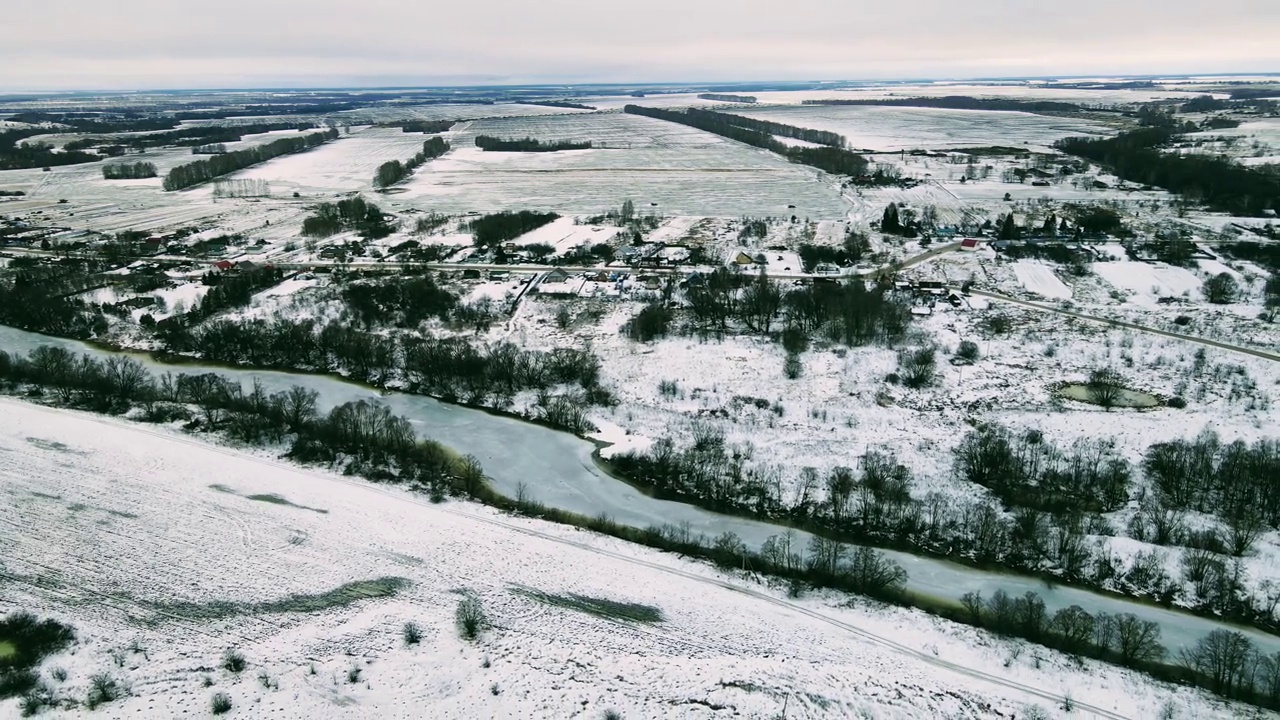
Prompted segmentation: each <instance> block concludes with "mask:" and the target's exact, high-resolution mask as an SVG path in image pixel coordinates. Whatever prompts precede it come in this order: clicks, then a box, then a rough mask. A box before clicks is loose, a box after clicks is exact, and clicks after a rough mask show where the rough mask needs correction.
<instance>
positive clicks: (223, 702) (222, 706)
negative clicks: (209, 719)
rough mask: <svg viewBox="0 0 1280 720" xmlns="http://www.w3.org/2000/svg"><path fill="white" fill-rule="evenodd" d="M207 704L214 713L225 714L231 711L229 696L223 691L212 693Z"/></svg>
mask: <svg viewBox="0 0 1280 720" xmlns="http://www.w3.org/2000/svg"><path fill="white" fill-rule="evenodd" d="M209 706H210V708H209V709H210V710H212V711H213V714H214V715H225V714H226V713H228V712H230V711H231V696H230V695H228V694H226V693H224V692H217V693H214V694H213V699H212V700H211V701H210V702H209Z"/></svg>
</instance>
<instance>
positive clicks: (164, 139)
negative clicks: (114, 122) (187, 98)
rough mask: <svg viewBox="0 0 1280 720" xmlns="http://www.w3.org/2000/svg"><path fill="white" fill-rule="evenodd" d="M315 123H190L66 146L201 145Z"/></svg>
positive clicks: (310, 125)
mask: <svg viewBox="0 0 1280 720" xmlns="http://www.w3.org/2000/svg"><path fill="white" fill-rule="evenodd" d="M314 127H315V125H314V124H312V123H298V122H284V123H279V122H278V123H256V124H253V125H237V126H234V127H211V126H201V127H187V128H179V129H177V130H173V131H171V132H155V133H150V134H147V135H135V136H131V137H89V138H84V139H81V140H73V141H72V142H69V143H67V145H66V149H68V150H84V149H87V148H91V147H99V146H103V145H109V144H121V143H124V144H126V145H128V146H129V147H131V148H133V149H135V150H143V149H146V148H149V147H167V146H176V147H189V146H194V147H200V146H206V145H217V144H221V143H229V142H237V141H239V140H241V139H243V138H244V136H246V135H258V134H261V133H268V132H279V131H281V130H297V131H299V132H302V131H305V130H310V129H312V128H314ZM224 150H225V148H224Z"/></svg>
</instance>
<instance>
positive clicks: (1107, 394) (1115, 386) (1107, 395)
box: [1086, 368, 1124, 410]
mask: <svg viewBox="0 0 1280 720" xmlns="http://www.w3.org/2000/svg"><path fill="white" fill-rule="evenodd" d="M1086 388H1087V390H1088V393H1089V399H1090V400H1092V401H1093V402H1094V403H1097V404H1098V405H1101V406H1102V407H1104V408H1106V409H1108V410H1110V409H1111V408H1113V407H1115V406H1116V404H1117V403H1119V402H1120V396H1121V394H1122V393H1123V392H1124V378H1122V377H1120V373H1118V372H1116V371H1115V370H1112V369H1111V368H1098V369H1096V370H1094V371H1093V372H1091V373H1089V382H1088V384H1087V386H1086Z"/></svg>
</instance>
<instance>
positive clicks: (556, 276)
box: [542, 268, 569, 283]
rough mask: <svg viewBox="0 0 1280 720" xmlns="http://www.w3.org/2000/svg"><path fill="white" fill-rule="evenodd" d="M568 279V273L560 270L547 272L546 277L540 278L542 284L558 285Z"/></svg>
mask: <svg viewBox="0 0 1280 720" xmlns="http://www.w3.org/2000/svg"><path fill="white" fill-rule="evenodd" d="M568 279H569V273H567V272H565V271H563V270H561V269H560V268H556V269H554V270H551V271H548V272H547V274H546V275H543V276H542V282H544V283H559V282H564V281H566V280H568Z"/></svg>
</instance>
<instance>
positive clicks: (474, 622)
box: [457, 595, 486, 640]
mask: <svg viewBox="0 0 1280 720" xmlns="http://www.w3.org/2000/svg"><path fill="white" fill-rule="evenodd" d="M457 619H458V633H459V634H460V635H461V636H462V638H463V639H464V640H475V639H476V638H478V637H480V632H481V631H482V630H483V629H484V626H485V623H486V620H485V616H484V607H483V606H482V605H481V604H480V600H479V598H476V597H475V596H473V595H468V596H466V597H464V598H462V600H460V601H458V612H457Z"/></svg>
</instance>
